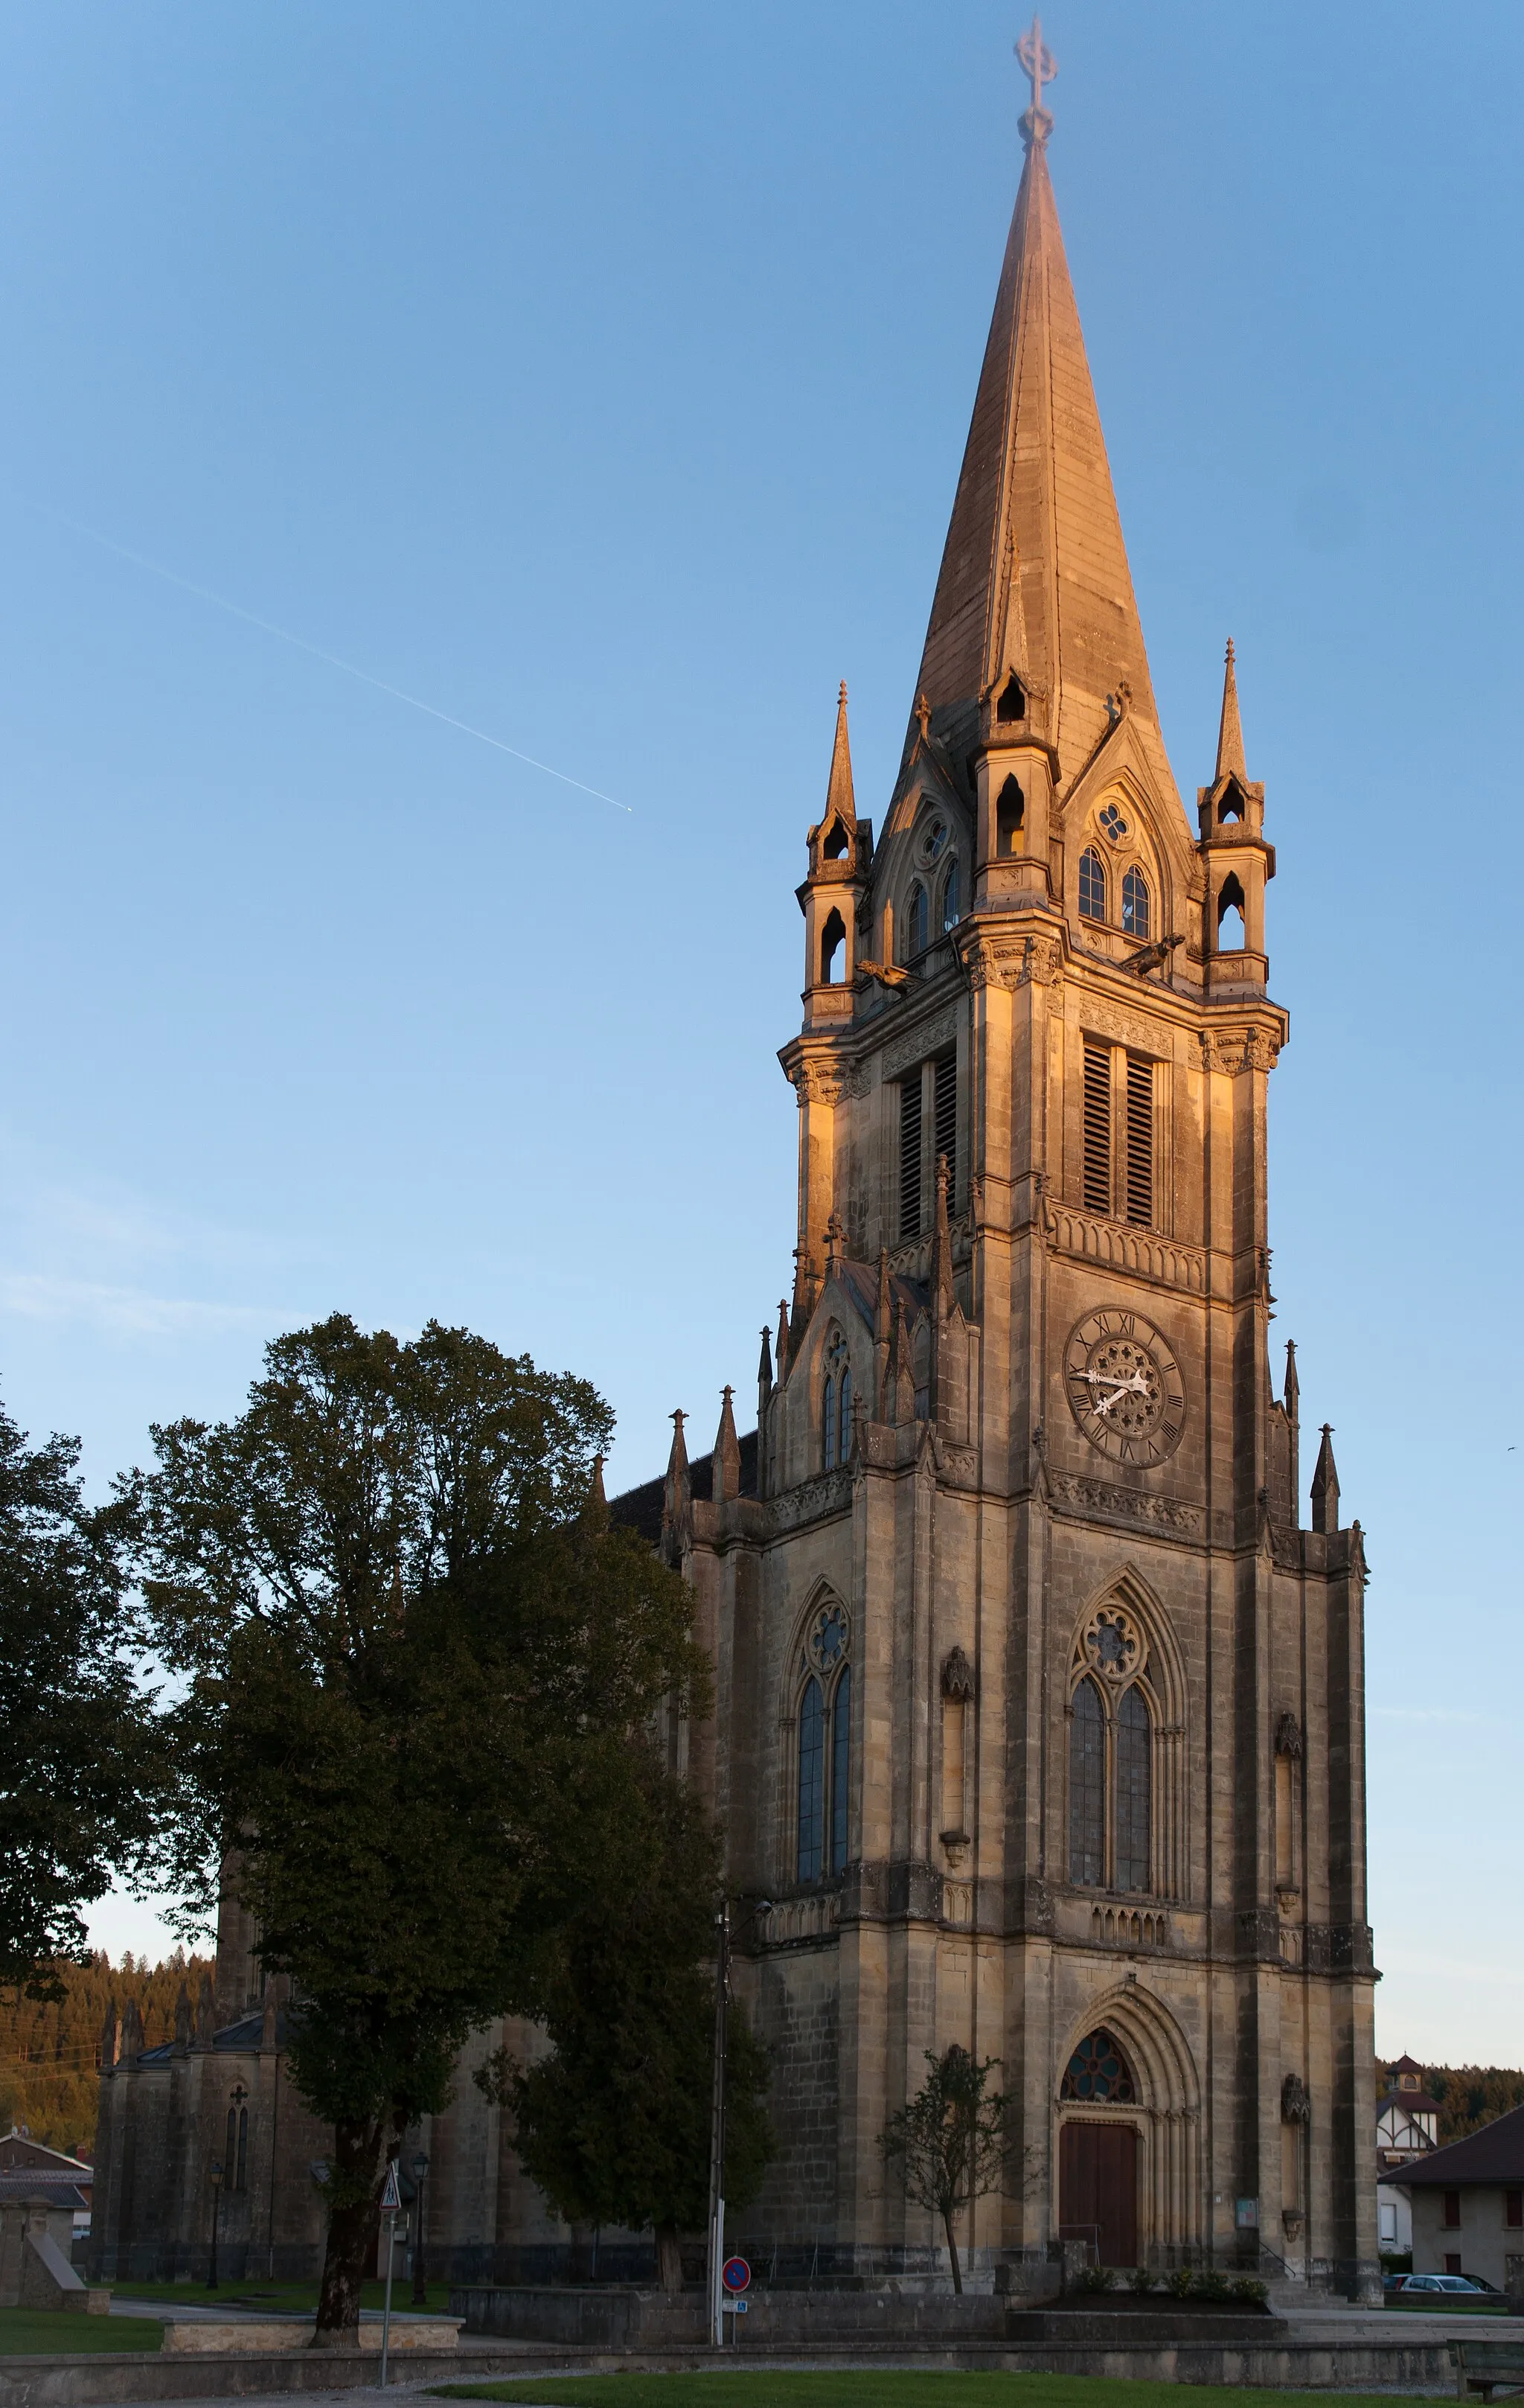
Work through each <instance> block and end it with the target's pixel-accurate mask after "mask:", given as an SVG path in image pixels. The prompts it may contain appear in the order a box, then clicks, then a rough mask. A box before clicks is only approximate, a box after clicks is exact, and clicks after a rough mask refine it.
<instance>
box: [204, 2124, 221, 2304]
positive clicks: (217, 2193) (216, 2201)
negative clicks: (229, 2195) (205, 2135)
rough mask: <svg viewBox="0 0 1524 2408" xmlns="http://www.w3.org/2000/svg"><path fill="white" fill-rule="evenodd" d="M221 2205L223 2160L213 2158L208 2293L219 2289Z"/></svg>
mask: <svg viewBox="0 0 1524 2408" xmlns="http://www.w3.org/2000/svg"><path fill="white" fill-rule="evenodd" d="M221 2203H222V2160H221V2157H213V2159H212V2262H211V2269H210V2272H208V2274H207V2290H208V2291H215V2290H216V2288H217V2211H218V2209H219V2207H220V2206H221Z"/></svg>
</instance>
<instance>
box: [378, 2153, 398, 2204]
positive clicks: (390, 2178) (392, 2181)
mask: <svg viewBox="0 0 1524 2408" xmlns="http://www.w3.org/2000/svg"><path fill="white" fill-rule="evenodd" d="M401 2206H402V2193H401V2191H400V2190H399V2189H398V2188H397V2160H396V2158H395V2157H391V2158H389V2159H388V2160H387V2169H386V2188H385V2189H384V2190H383V2191H382V2193H381V2214H383V2215H395V2214H397V2212H398V2210H399V2209H400V2208H401Z"/></svg>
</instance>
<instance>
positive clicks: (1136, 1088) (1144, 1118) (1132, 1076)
mask: <svg viewBox="0 0 1524 2408" xmlns="http://www.w3.org/2000/svg"><path fill="white" fill-rule="evenodd" d="M1127 1217H1128V1219H1129V1220H1130V1221H1135V1222H1137V1223H1138V1225H1139V1226H1140V1227H1142V1228H1150V1227H1152V1226H1153V1217H1154V1066H1153V1064H1152V1063H1151V1062H1150V1061H1148V1060H1147V1057H1146V1056H1145V1055H1143V1054H1129V1055H1128V1057H1127Z"/></svg>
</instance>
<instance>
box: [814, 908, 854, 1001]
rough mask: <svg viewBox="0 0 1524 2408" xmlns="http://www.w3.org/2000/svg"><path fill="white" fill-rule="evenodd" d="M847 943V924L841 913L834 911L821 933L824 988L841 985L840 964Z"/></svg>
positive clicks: (822, 983)
mask: <svg viewBox="0 0 1524 2408" xmlns="http://www.w3.org/2000/svg"><path fill="white" fill-rule="evenodd" d="M846 942H847V923H846V921H845V920H844V919H843V918H842V916H841V913H840V912H839V911H837V910H833V911H832V912H831V914H830V916H829V918H828V919H827V921H826V924H825V926H824V927H823V928H822V929H821V931H820V984H821V985H822V986H837V985H839V984H840V982H841V971H840V968H839V962H840V956H841V953H842V950H843V948H844V946H845V945H846Z"/></svg>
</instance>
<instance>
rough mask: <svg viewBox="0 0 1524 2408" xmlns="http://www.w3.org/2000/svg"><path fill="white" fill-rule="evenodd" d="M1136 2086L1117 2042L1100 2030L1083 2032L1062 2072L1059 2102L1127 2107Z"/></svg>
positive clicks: (1135, 2095) (1135, 2091)
mask: <svg viewBox="0 0 1524 2408" xmlns="http://www.w3.org/2000/svg"><path fill="white" fill-rule="evenodd" d="M1137 2095H1138V2093H1137V2085H1136V2084H1135V2083H1134V2082H1133V2080H1132V2067H1131V2066H1130V2065H1129V2064H1128V2062H1127V2059H1126V2057H1124V2056H1123V2054H1122V2051H1121V2047H1120V2044H1119V2042H1118V2041H1117V2039H1116V2038H1115V2036H1114V2035H1113V2034H1112V2033H1111V2032H1108V2031H1107V2030H1105V2028H1104V2027H1102V2028H1099V2029H1098V2030H1095V2031H1092V2032H1087V2033H1086V2035H1085V2037H1084V2039H1083V2040H1082V2041H1081V2042H1080V2043H1079V2046H1078V2047H1077V2048H1076V2049H1075V2053H1074V2055H1073V2057H1071V2058H1070V2059H1069V2062H1068V2064H1067V2065H1066V2066H1065V2067H1064V2069H1063V2081H1062V2083H1061V2085H1060V2088H1059V2097H1060V2098H1061V2099H1083V2100H1089V2101H1090V2104H1091V2105H1094V2106H1118V2107H1124V2106H1131V2105H1132V2101H1133V2100H1135V2099H1136V2097H1137Z"/></svg>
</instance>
